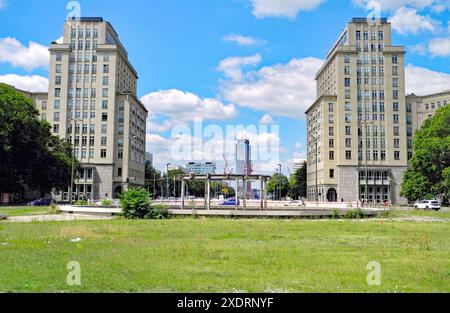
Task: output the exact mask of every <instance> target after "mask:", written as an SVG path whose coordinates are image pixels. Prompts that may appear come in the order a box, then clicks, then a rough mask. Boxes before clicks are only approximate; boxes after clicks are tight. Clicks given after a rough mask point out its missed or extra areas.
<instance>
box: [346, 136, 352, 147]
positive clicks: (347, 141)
mask: <svg viewBox="0 0 450 313" xmlns="http://www.w3.org/2000/svg"><path fill="white" fill-rule="evenodd" d="M345 147H346V148H351V147H352V140H351V139H350V138H345Z"/></svg>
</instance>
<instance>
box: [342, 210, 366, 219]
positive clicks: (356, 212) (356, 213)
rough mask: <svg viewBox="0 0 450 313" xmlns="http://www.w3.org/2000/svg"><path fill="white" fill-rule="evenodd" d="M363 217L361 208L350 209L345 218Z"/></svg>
mask: <svg viewBox="0 0 450 313" xmlns="http://www.w3.org/2000/svg"><path fill="white" fill-rule="evenodd" d="M362 217H363V212H362V211H361V210H360V209H357V210H350V211H347V212H346V213H345V214H344V218H346V219H353V220H354V219H359V218H362Z"/></svg>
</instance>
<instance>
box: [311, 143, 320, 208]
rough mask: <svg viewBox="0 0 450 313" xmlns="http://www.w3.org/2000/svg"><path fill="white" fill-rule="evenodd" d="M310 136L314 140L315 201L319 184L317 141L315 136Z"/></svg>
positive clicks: (317, 197) (317, 198)
mask: <svg viewBox="0 0 450 313" xmlns="http://www.w3.org/2000/svg"><path fill="white" fill-rule="evenodd" d="M311 138H312V139H313V140H314V144H315V163H316V191H315V193H316V195H315V198H316V202H319V184H318V172H317V171H318V160H317V156H318V151H317V149H318V142H317V137H315V136H313V135H311Z"/></svg>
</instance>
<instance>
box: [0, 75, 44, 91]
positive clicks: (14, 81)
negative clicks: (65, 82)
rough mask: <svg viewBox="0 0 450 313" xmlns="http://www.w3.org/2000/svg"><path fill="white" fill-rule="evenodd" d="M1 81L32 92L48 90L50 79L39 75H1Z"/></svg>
mask: <svg viewBox="0 0 450 313" xmlns="http://www.w3.org/2000/svg"><path fill="white" fill-rule="evenodd" d="M0 82H2V83H6V84H8V85H12V86H14V87H16V88H18V89H22V90H25V91H31V92H48V79H47V78H45V77H42V76H39V75H32V76H20V75H16V74H6V75H0Z"/></svg>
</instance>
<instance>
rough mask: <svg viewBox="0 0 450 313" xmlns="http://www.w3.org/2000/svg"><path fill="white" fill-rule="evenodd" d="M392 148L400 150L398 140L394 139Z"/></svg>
mask: <svg viewBox="0 0 450 313" xmlns="http://www.w3.org/2000/svg"><path fill="white" fill-rule="evenodd" d="M394 148H400V139H394Z"/></svg>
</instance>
